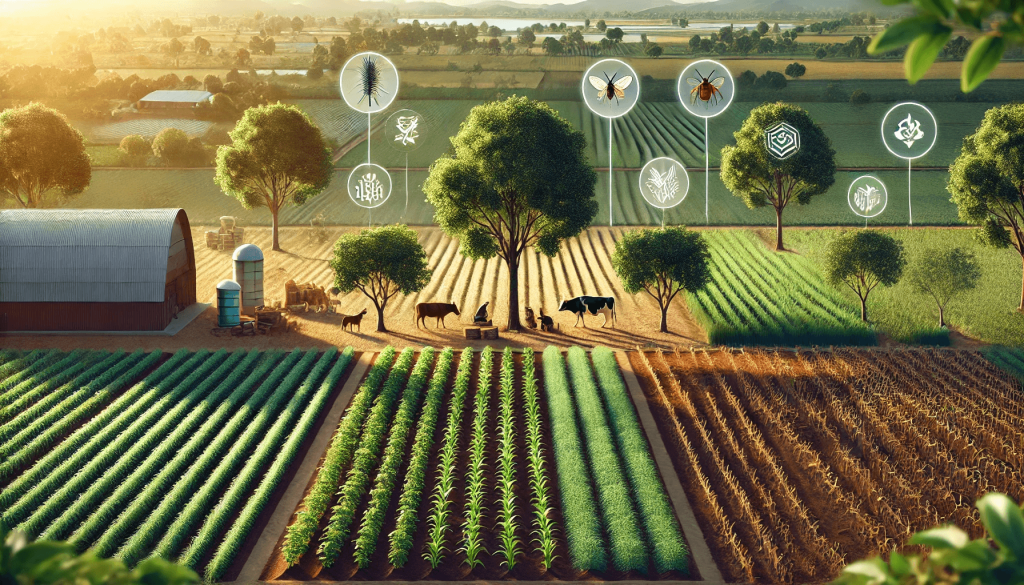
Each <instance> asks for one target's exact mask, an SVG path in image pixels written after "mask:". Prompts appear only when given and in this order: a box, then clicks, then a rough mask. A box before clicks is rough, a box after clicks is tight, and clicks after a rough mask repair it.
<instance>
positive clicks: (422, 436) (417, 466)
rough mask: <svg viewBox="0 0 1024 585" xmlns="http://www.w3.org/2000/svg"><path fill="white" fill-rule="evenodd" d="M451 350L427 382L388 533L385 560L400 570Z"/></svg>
mask: <svg viewBox="0 0 1024 585" xmlns="http://www.w3.org/2000/svg"><path fill="white" fill-rule="evenodd" d="M454 358H455V351H454V350H452V348H450V347H446V348H445V349H444V350H443V351H442V352H441V355H440V356H439V357H438V358H437V365H436V366H434V375H433V377H432V378H431V379H430V387H429V388H428V390H427V397H426V400H425V402H424V404H423V412H422V413H421V414H420V421H419V424H418V426H417V427H416V437H415V438H414V439H413V443H412V452H411V453H410V455H409V469H408V471H406V473H405V484H404V485H403V487H402V495H401V497H400V498H399V500H398V519H397V520H396V522H395V530H394V531H393V532H392V533H391V534H390V536H389V537H388V538H389V542H390V546H391V548H390V550H389V551H388V561H390V562H391V564H392V565H393V566H395V567H402V566H404V565H405V563H406V562H407V561H408V560H409V553H410V552H411V551H412V545H413V536H414V535H415V533H416V520H417V516H418V515H419V510H420V502H421V501H422V499H423V490H424V489H425V488H426V485H427V464H428V463H429V462H430V450H431V449H432V448H433V446H434V431H435V430H436V429H437V418H438V416H440V413H441V408H442V406H443V405H444V390H445V384H446V383H447V382H448V373H449V372H450V371H451V368H452V361H453V360H454Z"/></svg>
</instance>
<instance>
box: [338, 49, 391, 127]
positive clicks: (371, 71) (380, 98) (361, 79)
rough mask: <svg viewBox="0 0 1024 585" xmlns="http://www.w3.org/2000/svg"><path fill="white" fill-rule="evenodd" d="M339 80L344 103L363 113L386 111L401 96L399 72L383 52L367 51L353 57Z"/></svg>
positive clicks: (342, 71)
mask: <svg viewBox="0 0 1024 585" xmlns="http://www.w3.org/2000/svg"><path fill="white" fill-rule="evenodd" d="M338 78H339V84H340V86H341V97H342V98H343V99H344V100H345V103H346V104H348V107H350V108H352V109H353V110H356V111H357V112H363V113H364V114H375V113H377V112H379V111H381V110H383V109H384V108H386V107H388V106H390V105H391V102H393V101H394V100H395V96H396V95H398V69H396V68H395V65H394V63H392V62H391V61H390V60H389V59H388V58H387V57H385V56H384V55H381V54H380V53H374V52H370V51H367V52H364V53H359V54H357V55H355V56H353V57H352V58H351V59H349V60H348V61H346V62H345V66H344V67H342V68H341V75H339V76H338Z"/></svg>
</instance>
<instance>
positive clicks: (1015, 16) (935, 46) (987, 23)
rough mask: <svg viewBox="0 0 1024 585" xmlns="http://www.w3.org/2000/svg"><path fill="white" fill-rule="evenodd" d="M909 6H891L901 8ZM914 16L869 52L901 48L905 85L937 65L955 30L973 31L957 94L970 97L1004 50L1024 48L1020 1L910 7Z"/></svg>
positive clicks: (891, 28) (981, 0)
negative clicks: (905, 50)
mask: <svg viewBox="0 0 1024 585" xmlns="http://www.w3.org/2000/svg"><path fill="white" fill-rule="evenodd" d="M908 2H910V0H892V1H891V2H887V3H889V4H903V3H908ZM914 6H915V7H916V8H917V14H916V15H915V16H908V17H906V18H904V19H903V20H900V21H899V22H897V23H895V24H893V25H891V26H889V27H888V28H886V29H885V30H884V31H882V33H881V34H879V35H877V36H876V37H875V38H874V39H873V40H872V41H871V45H870V46H869V47H868V52H870V53H871V54H872V55H880V54H882V53H886V52H888V51H892V50H894V49H898V48H900V47H903V46H907V45H909V46H907V52H906V54H905V55H904V58H903V65H904V69H905V71H906V77H907V81H909V82H910V83H916V82H917V81H918V80H919V79H921V78H922V77H924V74H925V73H926V72H927V71H928V69H929V68H930V67H931V66H932V63H934V62H935V58H936V57H938V56H939V52H940V51H942V48H943V47H944V46H945V45H946V42H947V41H948V40H949V39H950V37H951V36H952V35H953V29H954V28H963V27H967V28H970V29H973V30H975V31H977V32H978V33H979V34H977V35H974V41H973V42H972V43H971V48H970V49H969V50H968V51H967V56H966V58H964V63H963V65H962V66H961V68H960V88H961V90H963V91H964V92H965V93H966V92H970V91H973V90H974V88H976V87H978V86H979V85H981V82H983V81H985V79H986V78H988V76H989V74H990V73H992V71H993V70H994V69H995V68H996V65H998V64H999V61H1000V60H1001V59H1002V57H1003V53H1004V52H1005V51H1006V49H1007V48H1009V47H1013V46H1015V45H1016V46H1020V45H1024V26H1021V22H1022V19H1024V0H977V1H974V2H967V3H961V2H956V3H954V2H946V1H943V2H914Z"/></svg>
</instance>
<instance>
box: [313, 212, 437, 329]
mask: <svg viewBox="0 0 1024 585" xmlns="http://www.w3.org/2000/svg"><path fill="white" fill-rule="evenodd" d="M331 269H332V270H334V286H336V287H338V288H339V289H341V291H342V292H345V293H350V292H352V291H353V290H356V289H358V290H359V291H360V292H361V293H363V294H364V295H366V296H367V297H368V298H369V299H370V300H371V301H372V302H373V306H374V308H376V309H377V331H380V332H382V333H383V332H387V327H385V326H384V310H385V309H386V308H387V306H388V302H389V301H390V300H391V299H392V298H394V297H395V296H396V295H399V294H403V295H409V294H412V293H416V292H419V291H421V290H423V288H424V287H426V286H427V284H429V283H430V276H431V274H433V273H432V272H431V271H430V269H429V268H428V267H427V253H426V252H425V251H424V250H423V246H422V245H420V243H419V241H418V240H417V238H416V232H414V231H412V230H411V229H409V228H408V227H406V226H404V225H388V226H383V227H379V228H375V229H364V230H360V232H359V233H358V234H356V233H352V232H349V233H347V234H345V235H343V236H341V238H340V239H339V240H338V241H337V243H336V244H334V257H333V258H332V259H331Z"/></svg>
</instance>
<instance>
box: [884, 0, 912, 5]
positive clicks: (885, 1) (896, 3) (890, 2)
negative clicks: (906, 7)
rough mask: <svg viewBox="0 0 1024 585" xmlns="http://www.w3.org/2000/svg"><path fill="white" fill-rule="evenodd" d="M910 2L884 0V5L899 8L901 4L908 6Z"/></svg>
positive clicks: (906, 0)
mask: <svg viewBox="0 0 1024 585" xmlns="http://www.w3.org/2000/svg"><path fill="white" fill-rule="evenodd" d="M909 2H910V0H882V4H885V5H886V6H899V5H900V4H907V3H909Z"/></svg>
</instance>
